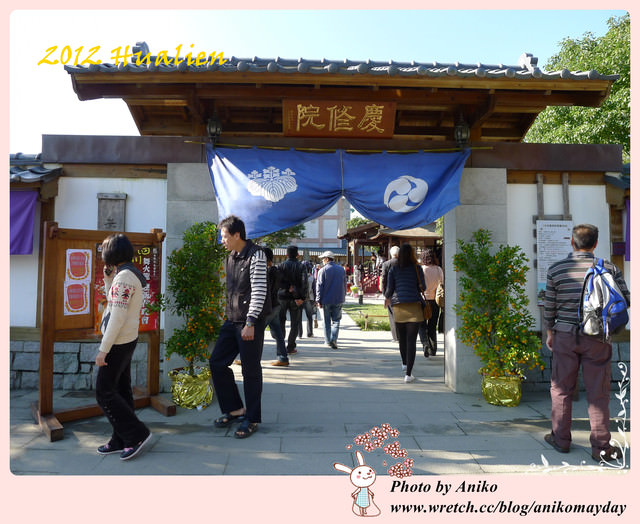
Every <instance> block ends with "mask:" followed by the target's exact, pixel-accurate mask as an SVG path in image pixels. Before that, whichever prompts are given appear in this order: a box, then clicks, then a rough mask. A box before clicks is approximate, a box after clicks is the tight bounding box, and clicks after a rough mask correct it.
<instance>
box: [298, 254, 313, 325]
mask: <svg viewBox="0 0 640 524" xmlns="http://www.w3.org/2000/svg"><path fill="white" fill-rule="evenodd" d="M303 265H304V268H305V271H306V274H307V287H306V294H305V298H304V303H303V304H302V309H301V312H300V323H299V324H298V336H299V337H300V338H302V327H303V322H302V311H304V314H305V316H306V317H307V338H312V337H313V316H314V315H315V311H314V310H315V308H316V295H315V292H314V285H315V280H314V278H313V265H312V264H311V262H309V261H308V260H307V261H305V262H303Z"/></svg>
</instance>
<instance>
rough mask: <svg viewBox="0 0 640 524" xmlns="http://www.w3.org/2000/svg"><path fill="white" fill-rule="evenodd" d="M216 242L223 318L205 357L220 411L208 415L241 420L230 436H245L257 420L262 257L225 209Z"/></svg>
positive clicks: (264, 302) (264, 306) (264, 310)
mask: <svg viewBox="0 0 640 524" xmlns="http://www.w3.org/2000/svg"><path fill="white" fill-rule="evenodd" d="M218 227H219V228H220V235H221V238H222V244H223V245H224V247H225V248H226V249H227V250H228V251H229V255H228V256H227V259H226V264H225V271H226V275H227V301H226V307H225V317H226V319H225V322H224V323H223V324H222V327H221V328H220V333H219V335H218V340H217V341H216V345H215V347H214V348H213V351H212V352H211V356H210V357H209V367H210V368H211V379H212V381H213V387H214V389H215V392H216V395H217V397H218V405H219V406H220V411H221V412H222V416H221V417H219V418H217V419H216V420H215V421H214V425H215V426H216V427H218V428H221V427H228V426H230V425H231V424H232V423H233V422H235V421H239V422H241V424H240V427H239V428H238V430H237V431H236V432H235V434H234V435H235V437H236V438H247V437H250V436H251V435H252V434H253V433H255V432H256V431H257V430H258V424H259V423H260V422H262V420H261V419H262V405H261V403H262V366H261V363H260V359H261V358H262V348H263V343H264V329H265V318H266V316H267V315H268V314H269V313H270V310H271V301H270V298H269V296H268V292H267V291H268V284H267V257H266V256H265V253H264V251H263V250H262V249H261V248H260V247H259V246H257V245H256V244H254V243H253V242H252V241H251V240H248V239H247V238H246V232H245V225H244V222H243V221H242V220H241V219H240V218H238V217H237V216H234V215H231V216H229V217H227V218H225V219H223V220H221V221H220V223H219V224H218ZM238 354H239V355H240V360H241V366H242V377H243V381H244V399H245V403H246V407H245V405H243V402H242V399H241V397H240V393H239V391H238V386H237V384H236V381H235V377H234V374H233V370H232V369H231V364H232V363H233V360H234V359H235V357H236V356H237V355H238Z"/></svg>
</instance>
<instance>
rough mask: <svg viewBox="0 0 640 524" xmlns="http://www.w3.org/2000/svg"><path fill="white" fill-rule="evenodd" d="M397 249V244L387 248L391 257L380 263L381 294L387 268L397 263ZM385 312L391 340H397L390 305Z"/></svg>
mask: <svg viewBox="0 0 640 524" xmlns="http://www.w3.org/2000/svg"><path fill="white" fill-rule="evenodd" d="M398 251H400V248H399V247H398V246H391V249H390V250H389V255H391V258H390V259H389V260H387V261H386V262H385V263H384V264H382V274H381V275H380V292H381V293H382V294H383V295H384V292H385V289H386V287H387V278H388V277H389V269H391V267H392V266H395V265H396V264H397V263H398ZM387 314H388V316H389V328H390V330H391V340H392V341H393V342H397V341H398V334H397V333H396V322H395V320H394V318H393V308H392V307H391V306H387Z"/></svg>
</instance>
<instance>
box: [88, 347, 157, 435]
mask: <svg viewBox="0 0 640 524" xmlns="http://www.w3.org/2000/svg"><path fill="white" fill-rule="evenodd" d="M137 343H138V339H136V340H134V341H133V342H128V343H126V344H114V345H113V346H112V347H111V350H110V351H109V353H107V357H106V359H105V362H106V363H107V365H106V366H100V367H99V368H98V376H97V379H96V401H97V402H98V405H99V406H100V407H101V408H102V411H104V414H105V415H106V417H107V419H109V422H110V423H111V426H112V427H113V434H112V435H111V441H110V442H111V444H112V445H113V447H115V448H120V447H123V448H124V447H127V448H129V447H133V446H135V445H136V444H137V443H138V442H140V441H142V440H144V439H146V438H147V437H148V436H149V429H148V428H147V426H145V425H144V424H143V423H142V422H140V420H139V419H138V417H137V416H136V412H135V410H134V408H133V391H132V390H131V357H132V356H133V352H134V350H135V349H136V344H137Z"/></svg>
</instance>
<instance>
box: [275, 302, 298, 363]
mask: <svg viewBox="0 0 640 524" xmlns="http://www.w3.org/2000/svg"><path fill="white" fill-rule="evenodd" d="M278 301H279V302H280V325H281V326H282V334H283V335H285V338H286V339H287V351H291V350H292V349H295V347H296V338H297V337H298V332H299V331H300V325H301V323H302V309H301V307H300V306H298V305H297V304H296V301H295V300H293V299H292V300H281V299H278ZM287 311H288V312H289V320H290V321H291V325H290V326H289V335H286V332H287V330H286V328H285V324H286V322H287Z"/></svg>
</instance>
